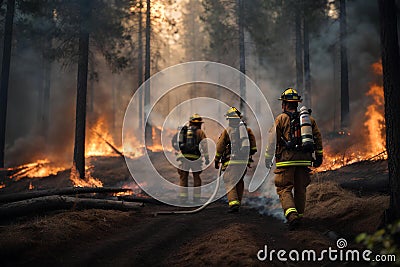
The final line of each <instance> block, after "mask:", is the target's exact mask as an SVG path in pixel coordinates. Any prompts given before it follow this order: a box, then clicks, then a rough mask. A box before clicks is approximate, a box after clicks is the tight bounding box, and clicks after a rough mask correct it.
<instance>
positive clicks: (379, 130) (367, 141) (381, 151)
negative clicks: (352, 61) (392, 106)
mask: <svg viewBox="0 0 400 267" xmlns="http://www.w3.org/2000/svg"><path fill="white" fill-rule="evenodd" d="M371 68H372V70H373V72H374V73H375V74H376V75H377V76H379V77H381V76H382V62H381V61H378V62H375V63H374V64H372V66H371ZM366 96H368V97H370V98H371V100H372V103H371V104H370V105H369V106H367V109H366V111H365V113H364V115H365V119H364V123H363V125H364V126H365V129H366V135H365V136H354V137H353V138H354V140H357V143H356V144H353V145H350V146H345V147H346V149H345V150H344V152H343V153H342V154H341V155H338V152H337V151H335V149H337V148H335V145H337V144H336V143H335V142H334V144H327V145H325V147H324V164H323V165H322V166H321V167H319V168H317V169H316V170H315V171H317V172H318V171H326V170H333V169H337V168H340V167H343V166H344V165H347V164H351V163H355V162H358V161H363V160H371V159H386V158H387V154H386V142H385V117H384V91H383V86H382V85H379V84H378V83H373V84H371V86H370V88H369V90H368V92H367V93H366ZM338 134H339V135H341V136H350V132H345V131H340V132H338Z"/></svg>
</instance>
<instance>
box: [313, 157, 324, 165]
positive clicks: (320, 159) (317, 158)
mask: <svg viewBox="0 0 400 267" xmlns="http://www.w3.org/2000/svg"><path fill="white" fill-rule="evenodd" d="M322 161H323V156H322V154H317V155H315V161H314V164H313V167H316V168H317V167H319V166H321V164H322Z"/></svg>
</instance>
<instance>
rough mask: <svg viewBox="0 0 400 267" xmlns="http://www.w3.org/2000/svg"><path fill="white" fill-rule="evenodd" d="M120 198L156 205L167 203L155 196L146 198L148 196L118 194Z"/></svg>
mask: <svg viewBox="0 0 400 267" xmlns="http://www.w3.org/2000/svg"><path fill="white" fill-rule="evenodd" d="M118 200H122V201H127V202H140V203H149V204H156V205H165V203H163V202H161V201H159V200H157V199H154V198H149V197H148V198H146V197H136V196H118Z"/></svg>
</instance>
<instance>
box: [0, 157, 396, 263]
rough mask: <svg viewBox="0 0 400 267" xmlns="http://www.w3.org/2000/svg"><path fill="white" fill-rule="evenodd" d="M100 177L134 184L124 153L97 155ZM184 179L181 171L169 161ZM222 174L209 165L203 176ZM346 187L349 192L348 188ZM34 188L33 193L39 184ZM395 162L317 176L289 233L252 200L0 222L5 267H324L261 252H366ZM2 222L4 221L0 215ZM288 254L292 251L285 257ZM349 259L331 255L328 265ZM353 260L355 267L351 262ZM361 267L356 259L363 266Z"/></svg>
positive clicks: (54, 181) (22, 185)
mask: <svg viewBox="0 0 400 267" xmlns="http://www.w3.org/2000/svg"><path fill="white" fill-rule="evenodd" d="M91 163H92V164H93V165H94V171H93V176H94V177H96V178H98V179H100V180H101V181H102V182H103V186H122V185H123V184H124V183H126V182H128V181H131V178H130V175H129V172H128V170H127V169H126V165H125V162H124V161H123V160H121V158H119V157H97V158H92V159H91ZM165 168H166V169H167V170H165V171H166V173H169V174H170V175H171V177H172V176H174V177H177V174H176V170H175V169H174V168H173V167H172V166H171V167H165ZM211 172H215V170H211V169H207V170H206V171H204V172H203V174H202V177H204V180H205V181H207V179H208V178H207V177H208V176H210V175H211ZM68 176H69V174H68V172H67V171H65V172H61V173H59V174H57V175H52V176H50V177H44V178H41V179H37V178H35V179H30V178H23V179H20V180H19V181H18V182H8V183H6V186H5V187H4V188H2V189H0V194H5V193H12V192H22V191H26V190H27V188H28V187H29V185H31V187H32V186H33V187H34V188H35V189H48V188H57V187H66V186H71V183H70V181H69V180H68ZM345 188H346V189H345ZM35 189H34V190H35ZM385 191H387V163H386V161H373V162H361V163H356V164H352V165H349V166H345V167H343V168H341V169H338V170H335V171H327V172H323V173H316V174H314V175H313V176H312V183H311V184H310V185H309V187H308V190H307V210H306V212H305V216H304V219H303V223H302V225H301V226H300V227H299V229H297V230H295V231H288V228H287V226H286V225H285V223H284V221H283V220H281V219H279V218H275V217H272V216H269V215H262V214H260V212H259V210H257V208H255V207H254V206H251V205H244V206H243V207H242V209H241V211H240V212H239V213H236V214H228V213H227V204H226V203H225V202H224V201H223V200H220V201H217V202H214V203H212V204H211V205H210V206H208V207H207V208H206V209H204V210H203V211H201V212H199V213H196V214H188V215H158V216H154V213H155V212H156V211H161V210H162V211H164V210H176V209H177V208H176V207H171V206H167V205H157V204H148V203H146V204H144V205H143V206H142V207H141V208H140V210H138V211H130V212H123V211H115V210H99V209H90V210H74V209H72V210H62V211H52V212H46V213H44V214H36V215H34V216H25V217H18V218H13V219H11V220H1V221H0V266H39V265H40V266H205V265H210V266H266V265H267V266H321V264H322V263H321V262H317V263H313V262H301V261H299V262H296V261H287V262H282V261H279V260H278V259H277V256H276V254H275V255H274V257H273V260H272V261H270V260H269V259H267V260H265V261H263V262H262V261H259V259H258V258H257V253H258V252H259V251H260V250H262V249H264V248H265V246H267V249H268V251H271V250H275V251H278V250H279V249H285V250H286V251H287V252H289V251H290V250H292V249H297V250H299V251H301V250H304V249H314V250H316V251H317V252H320V251H322V250H323V249H328V248H329V247H332V248H334V249H336V248H337V245H336V240H337V239H338V238H345V239H346V240H347V242H348V244H347V248H354V249H360V250H361V249H362V248H361V247H360V245H358V244H356V243H355V242H354V238H355V237H356V236H357V235H358V234H359V233H362V232H368V233H372V232H374V231H376V229H378V227H379V225H380V222H381V220H382V214H383V211H384V210H385V209H386V208H387V206H388V203H389V197H388V195H387V194H385ZM0 219H1V218H0ZM286 257H287V254H286ZM343 264H344V262H338V261H337V262H330V261H325V262H324V266H342V265H343ZM347 265H348V266H352V265H351V264H347ZM354 265H357V264H354Z"/></svg>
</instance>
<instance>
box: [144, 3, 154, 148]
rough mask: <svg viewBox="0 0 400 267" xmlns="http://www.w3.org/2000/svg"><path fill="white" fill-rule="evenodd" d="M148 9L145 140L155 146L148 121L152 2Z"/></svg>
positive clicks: (148, 4) (145, 71) (145, 72)
mask: <svg viewBox="0 0 400 267" xmlns="http://www.w3.org/2000/svg"><path fill="white" fill-rule="evenodd" d="M146 3H147V9H146V48H145V49H146V58H145V70H144V79H145V80H146V86H145V90H144V118H143V120H144V123H145V139H146V143H147V144H148V145H149V146H151V145H152V144H153V140H152V136H153V133H152V125H151V121H150V120H148V121H147V122H146V120H147V119H148V118H147V116H149V112H150V88H151V87H150V81H149V79H150V33H151V22H150V15H151V14H150V9H151V6H150V4H151V3H150V0H147V2H146Z"/></svg>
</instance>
